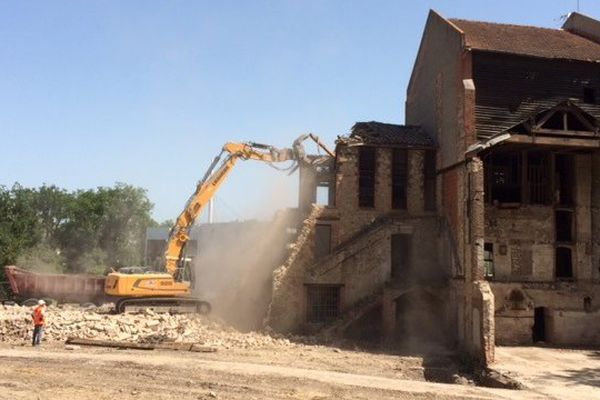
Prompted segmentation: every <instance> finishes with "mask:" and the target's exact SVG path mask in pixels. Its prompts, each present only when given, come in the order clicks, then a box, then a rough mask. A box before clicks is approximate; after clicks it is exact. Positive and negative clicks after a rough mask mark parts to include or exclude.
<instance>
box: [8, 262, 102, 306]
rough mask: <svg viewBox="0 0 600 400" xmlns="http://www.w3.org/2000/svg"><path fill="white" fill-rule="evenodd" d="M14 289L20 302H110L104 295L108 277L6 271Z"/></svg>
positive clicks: (10, 266)
mask: <svg viewBox="0 0 600 400" xmlns="http://www.w3.org/2000/svg"><path fill="white" fill-rule="evenodd" d="M4 272H5V274H6V277H7V279H8V282H9V284H10V288H11V290H12V292H13V294H14V296H15V298H16V299H17V300H18V301H22V302H24V301H27V300H31V301H30V302H32V301H37V299H46V300H54V301H56V302H59V303H94V304H102V303H104V302H107V301H110V298H109V297H108V296H106V294H105V293H104V282H105V280H106V277H104V276H89V275H88V276H86V275H67V274H41V273H36V272H31V271H27V270H24V269H22V268H18V267H16V266H14V265H9V266H6V267H4Z"/></svg>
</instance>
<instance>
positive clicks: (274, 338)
mask: <svg viewBox="0 0 600 400" xmlns="http://www.w3.org/2000/svg"><path fill="white" fill-rule="evenodd" d="M31 311H32V308H31V307H24V306H19V305H11V306H7V305H0V342H9V343H18V342H23V341H30V340H31V334H32V326H31ZM68 338H80V339H95V340H113V341H120V342H132V343H147V344H161V343H183V342H186V343H196V344H198V345H201V346H203V347H198V349H196V350H194V351H203V350H202V349H203V348H204V347H218V348H221V349H232V348H242V349H244V348H277V347H288V346H302V344H293V343H292V342H290V340H289V339H287V338H285V337H283V336H281V335H275V334H273V335H270V334H262V333H257V332H249V333H242V332H239V331H237V330H235V329H233V328H231V327H229V326H226V325H225V324H223V323H221V322H220V321H216V320H214V319H211V318H210V317H207V316H201V315H196V314H173V315H171V314H156V313H154V312H152V311H151V310H147V311H146V312H143V313H136V314H110V313H108V312H107V311H106V310H105V309H101V308H97V309H83V308H80V307H69V306H61V307H55V306H50V307H49V308H48V310H47V317H46V328H45V330H44V341H65V340H67V339H68ZM73 349H75V348H73Z"/></svg>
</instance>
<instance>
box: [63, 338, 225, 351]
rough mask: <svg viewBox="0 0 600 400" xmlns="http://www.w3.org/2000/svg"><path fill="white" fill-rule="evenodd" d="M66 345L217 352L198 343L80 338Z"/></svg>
mask: <svg viewBox="0 0 600 400" xmlns="http://www.w3.org/2000/svg"><path fill="white" fill-rule="evenodd" d="M65 343H66V344H77V345H82V346H98V347H110V348H116V349H134V350H155V349H156V350H179V351H192V352H196V353H214V352H216V351H217V348H216V347H211V346H204V345H201V344H198V343H175V342H171V343H156V344H153V343H133V342H119V341H115V340H97V339H81V338H68V339H67V341H66V342H65Z"/></svg>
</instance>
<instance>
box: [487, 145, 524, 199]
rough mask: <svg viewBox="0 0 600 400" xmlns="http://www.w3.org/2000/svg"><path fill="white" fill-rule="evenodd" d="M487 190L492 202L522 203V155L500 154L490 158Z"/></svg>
mask: <svg viewBox="0 0 600 400" xmlns="http://www.w3.org/2000/svg"><path fill="white" fill-rule="evenodd" d="M487 161H488V165H487V168H486V169H485V170H486V173H487V179H486V180H487V186H488V187H487V189H488V192H489V193H490V197H489V199H490V200H491V201H492V202H495V201H497V202H500V203H520V202H521V164H522V163H521V153H520V152H498V153H492V154H491V155H490V156H489V159H488V160H487Z"/></svg>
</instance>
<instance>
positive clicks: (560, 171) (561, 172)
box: [555, 154, 574, 206]
mask: <svg viewBox="0 0 600 400" xmlns="http://www.w3.org/2000/svg"><path fill="white" fill-rule="evenodd" d="M555 168H556V171H555V172H556V179H555V181H556V183H555V184H556V190H557V194H556V197H557V201H558V204H560V205H563V206H569V205H573V186H574V168H573V156H571V155H569V154H557V155H556V158H555Z"/></svg>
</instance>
